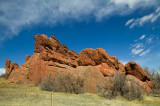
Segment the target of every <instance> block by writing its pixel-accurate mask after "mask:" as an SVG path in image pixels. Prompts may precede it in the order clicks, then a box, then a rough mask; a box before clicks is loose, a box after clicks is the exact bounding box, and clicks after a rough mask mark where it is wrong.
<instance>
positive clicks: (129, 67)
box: [125, 61, 150, 82]
mask: <svg viewBox="0 0 160 106" xmlns="http://www.w3.org/2000/svg"><path fill="white" fill-rule="evenodd" d="M125 70H126V74H127V75H133V76H135V77H136V78H138V79H140V80H141V81H143V82H144V81H146V80H148V81H150V77H149V76H148V75H147V73H146V72H145V71H144V70H143V69H142V68H141V67H140V66H139V65H138V64H136V62H134V61H131V62H129V63H127V64H126V65H125Z"/></svg>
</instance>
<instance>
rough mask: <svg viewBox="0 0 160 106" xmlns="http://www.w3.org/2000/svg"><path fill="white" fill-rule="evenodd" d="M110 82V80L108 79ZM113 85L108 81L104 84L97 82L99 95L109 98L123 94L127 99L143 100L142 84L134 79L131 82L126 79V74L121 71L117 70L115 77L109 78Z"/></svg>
mask: <svg viewBox="0 0 160 106" xmlns="http://www.w3.org/2000/svg"><path fill="white" fill-rule="evenodd" d="M107 82H108V81H107ZM109 82H110V84H111V86H108V85H107V84H106V83H104V84H103V85H98V84H97V89H98V91H99V95H100V96H102V97H105V98H108V99H113V98H116V97H117V96H121V97H123V98H125V99H127V100H135V99H137V100H141V99H142V98H143V97H142V92H141V88H140V85H139V84H137V83H136V82H135V81H134V79H132V80H131V81H130V82H131V83H130V84H129V83H128V82H127V80H126V76H125V75H124V74H122V73H120V72H115V74H114V77H113V78H110V79H109Z"/></svg>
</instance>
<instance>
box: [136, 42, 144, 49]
mask: <svg viewBox="0 0 160 106" xmlns="http://www.w3.org/2000/svg"><path fill="white" fill-rule="evenodd" d="M141 47H143V43H137V44H136V47H135V48H136V49H138V48H141Z"/></svg>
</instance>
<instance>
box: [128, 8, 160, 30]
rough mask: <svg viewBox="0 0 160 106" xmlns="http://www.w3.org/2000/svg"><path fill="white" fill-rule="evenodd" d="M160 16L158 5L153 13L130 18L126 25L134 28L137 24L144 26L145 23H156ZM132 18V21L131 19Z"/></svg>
mask: <svg viewBox="0 0 160 106" xmlns="http://www.w3.org/2000/svg"><path fill="white" fill-rule="evenodd" d="M159 17H160V7H158V8H157V9H156V10H155V11H154V12H153V13H151V14H148V15H145V16H143V17H141V18H137V19H130V20H128V21H127V22H126V24H125V26H129V28H133V27H135V26H143V25H144V24H145V23H154V22H156V21H157V20H158V18H159ZM131 20H132V21H131Z"/></svg>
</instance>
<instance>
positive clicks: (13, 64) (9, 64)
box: [5, 59, 19, 76]
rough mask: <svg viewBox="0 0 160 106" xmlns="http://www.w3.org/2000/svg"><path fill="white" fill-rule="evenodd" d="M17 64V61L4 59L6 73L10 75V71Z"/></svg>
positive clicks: (16, 66)
mask: <svg viewBox="0 0 160 106" xmlns="http://www.w3.org/2000/svg"><path fill="white" fill-rule="evenodd" d="M18 67H19V66H18V64H17V63H12V62H11V61H10V60H7V59H6V64H5V69H6V75H8V76H9V75H10V74H11V72H12V71H13V70H15V69H17V68H18Z"/></svg>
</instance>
